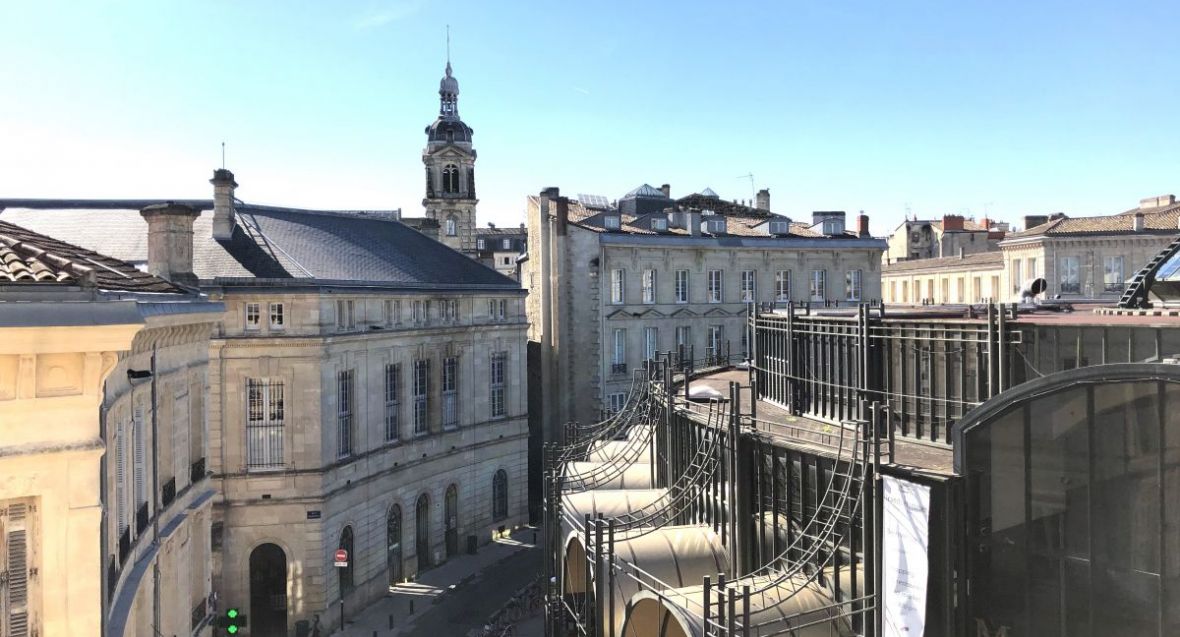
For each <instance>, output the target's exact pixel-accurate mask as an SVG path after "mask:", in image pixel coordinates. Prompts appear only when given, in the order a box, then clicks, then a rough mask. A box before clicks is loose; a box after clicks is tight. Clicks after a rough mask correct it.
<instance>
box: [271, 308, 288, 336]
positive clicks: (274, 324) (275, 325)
mask: <svg viewBox="0 0 1180 637" xmlns="http://www.w3.org/2000/svg"><path fill="white" fill-rule="evenodd" d="M286 325H287V317H286V316H284V314H283V304H282V303H271V304H270V329H272V330H281V329H283V328H284V327H286Z"/></svg>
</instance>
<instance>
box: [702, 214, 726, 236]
mask: <svg viewBox="0 0 1180 637" xmlns="http://www.w3.org/2000/svg"><path fill="white" fill-rule="evenodd" d="M705 229H706V231H707V232H708V233H709V234H725V220H724V219H713V218H710V219H707V220H706V221H705Z"/></svg>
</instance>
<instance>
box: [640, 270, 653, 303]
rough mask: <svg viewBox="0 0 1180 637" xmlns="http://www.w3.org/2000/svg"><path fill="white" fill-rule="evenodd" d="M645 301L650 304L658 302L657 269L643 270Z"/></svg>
mask: <svg viewBox="0 0 1180 637" xmlns="http://www.w3.org/2000/svg"><path fill="white" fill-rule="evenodd" d="M643 302H644V303H646V304H648V305H650V304H652V303H655V302H656V271H655V270H644V271H643Z"/></svg>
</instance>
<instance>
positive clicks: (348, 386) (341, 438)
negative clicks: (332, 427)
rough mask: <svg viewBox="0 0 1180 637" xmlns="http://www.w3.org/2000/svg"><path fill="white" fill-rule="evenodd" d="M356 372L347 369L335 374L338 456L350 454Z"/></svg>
mask: <svg viewBox="0 0 1180 637" xmlns="http://www.w3.org/2000/svg"><path fill="white" fill-rule="evenodd" d="M355 381H356V374H355V372H353V370H351V369H348V370H345V371H342V372H340V373H338V374H337V375H336V387H337V389H336V393H337V396H338V400H339V404H338V405H337V409H336V448H337V453H336V455H337V456H338V457H340V458H343V457H345V456H349V455H352V412H353V410H354V405H355V402H356V401H355V396H356V394H355V393H354V392H355V390H356V384H355Z"/></svg>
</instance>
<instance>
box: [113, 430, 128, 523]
mask: <svg viewBox="0 0 1180 637" xmlns="http://www.w3.org/2000/svg"><path fill="white" fill-rule="evenodd" d="M127 511H128V507H127V423H126V422H125V421H124V422H120V423H118V424H117V425H116V427H115V524H116V530H117V531H118V533H119V535H122V534H123V531H125V530H127V526H128V524H127V519H128V517H127Z"/></svg>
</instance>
